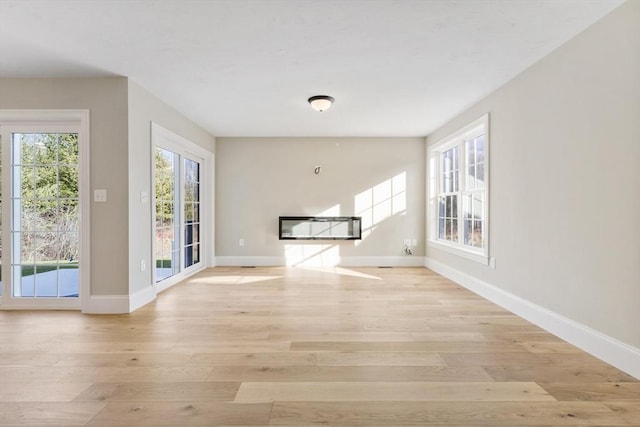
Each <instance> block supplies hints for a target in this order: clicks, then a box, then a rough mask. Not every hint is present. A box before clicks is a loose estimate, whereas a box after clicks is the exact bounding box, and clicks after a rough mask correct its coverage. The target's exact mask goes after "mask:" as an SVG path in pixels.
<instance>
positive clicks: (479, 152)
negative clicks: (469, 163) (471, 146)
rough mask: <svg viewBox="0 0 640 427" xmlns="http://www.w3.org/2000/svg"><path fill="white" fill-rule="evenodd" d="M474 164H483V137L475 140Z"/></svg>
mask: <svg viewBox="0 0 640 427" xmlns="http://www.w3.org/2000/svg"><path fill="white" fill-rule="evenodd" d="M476 162H477V163H481V162H484V135H480V136H479V137H477V138H476Z"/></svg>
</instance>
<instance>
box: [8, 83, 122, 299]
mask: <svg viewBox="0 0 640 427" xmlns="http://www.w3.org/2000/svg"><path fill="white" fill-rule="evenodd" d="M0 109H89V110H90V120H91V123H90V126H91V131H90V143H91V147H90V153H91V188H92V189H95V188H100V189H106V190H107V192H108V202H107V203H93V202H92V203H91V294H92V295H126V294H128V260H127V253H128V251H127V247H128V222H127V209H128V200H127V180H128V169H127V144H128V137H127V79H126V78H87V79H73V78H59V79H7V78H2V79H0Z"/></svg>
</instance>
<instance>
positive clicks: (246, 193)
mask: <svg viewBox="0 0 640 427" xmlns="http://www.w3.org/2000/svg"><path fill="white" fill-rule="evenodd" d="M318 165H319V166H322V170H321V173H320V174H318V175H316V174H314V168H315V166H318ZM394 177H395V180H394ZM392 186H393V188H394V191H395V192H396V193H397V194H396V197H395V199H393V200H387V199H388V197H387V196H385V194H386V193H385V192H386V191H388V190H389V189H390V188H391V187H392ZM403 186H406V188H403ZM374 193H375V195H374V197H375V200H372V199H369V196H370V195H372V194H374ZM403 203H404V205H403ZM321 214H324V215H325V216H338V215H340V216H352V215H358V216H363V217H364V219H363V223H364V224H363V229H364V230H365V234H366V235H367V236H366V237H365V238H364V239H363V240H362V241H360V242H357V241H355V242H354V241H343V242H335V243H331V242H329V243H328V242H326V241H322V242H320V241H317V242H300V241H299V242H291V241H288V242H287V241H279V240H278V216H281V215H294V216H295V215H303V216H314V215H321ZM371 226H373V228H371ZM423 236H424V140H423V139H422V138H218V139H217V147H216V256H217V257H272V258H273V260H272V263H277V262H279V261H278V260H280V261H282V259H283V258H285V250H287V248H288V250H290V251H293V252H289V255H290V256H289V257H288V260H289V262H291V261H292V260H293V259H295V258H299V256H300V254H302V252H303V251H306V252H305V255H304V256H305V257H307V258H308V257H314V256H315V255H314V251H315V250H316V249H317V250H321V251H323V253H324V255H323V256H325V257H326V256H328V255H339V256H340V257H371V256H378V257H390V256H391V257H394V256H398V257H402V256H404V255H403V250H402V249H403V246H402V245H403V239H405V238H414V239H417V240H418V242H419V248H416V249H417V252H416V253H415V255H416V256H421V255H423V249H422V248H423V243H424V242H423V241H422V238H423ZM239 239H244V240H245V245H244V246H239ZM292 245H294V246H292ZM319 245H327V246H325V247H320V246H319ZM314 248H316V249H314ZM296 253H297V254H298V255H295V254H296ZM318 259H319V258H317V257H316V262H317V261H318Z"/></svg>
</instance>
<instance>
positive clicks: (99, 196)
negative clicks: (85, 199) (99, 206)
mask: <svg viewBox="0 0 640 427" xmlns="http://www.w3.org/2000/svg"><path fill="white" fill-rule="evenodd" d="M93 201H94V202H99V203H104V202H106V201H107V190H93Z"/></svg>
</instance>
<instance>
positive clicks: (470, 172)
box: [465, 166, 476, 190]
mask: <svg viewBox="0 0 640 427" xmlns="http://www.w3.org/2000/svg"><path fill="white" fill-rule="evenodd" d="M475 175H476V172H475V166H469V167H468V168H467V173H466V174H465V176H466V178H467V182H466V183H465V185H466V187H467V190H473V189H475V188H476V177H475Z"/></svg>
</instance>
